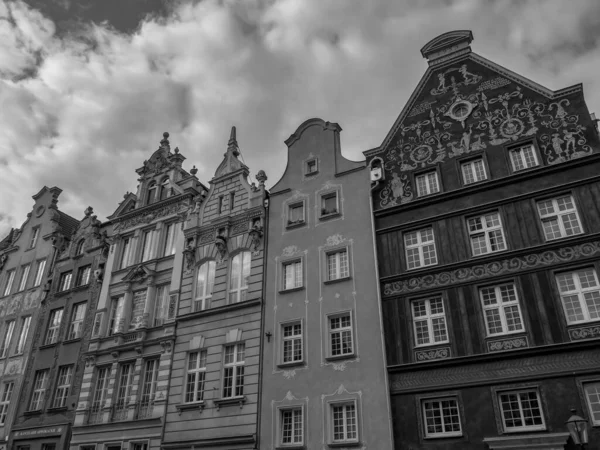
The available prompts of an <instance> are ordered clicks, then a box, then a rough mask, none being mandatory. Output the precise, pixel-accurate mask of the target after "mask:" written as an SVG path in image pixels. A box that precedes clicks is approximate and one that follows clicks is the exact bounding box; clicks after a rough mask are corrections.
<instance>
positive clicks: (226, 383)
mask: <svg viewBox="0 0 600 450" xmlns="http://www.w3.org/2000/svg"><path fill="white" fill-rule="evenodd" d="M245 350H246V346H245V344H244V343H239V344H233V345H227V346H226V347H225V363H224V364H223V366H224V368H223V397H224V398H226V397H237V396H240V395H244V352H245Z"/></svg>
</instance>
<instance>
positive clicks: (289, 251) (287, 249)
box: [281, 245, 299, 256]
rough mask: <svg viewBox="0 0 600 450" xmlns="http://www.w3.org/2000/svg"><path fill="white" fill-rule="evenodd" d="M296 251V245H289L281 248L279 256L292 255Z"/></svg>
mask: <svg viewBox="0 0 600 450" xmlns="http://www.w3.org/2000/svg"><path fill="white" fill-rule="evenodd" d="M298 252H299V250H298V247H296V246H295V245H290V246H288V247H285V248H284V249H283V253H282V254H281V256H292V255H295V254H296V253H298Z"/></svg>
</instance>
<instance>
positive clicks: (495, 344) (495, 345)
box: [487, 337, 529, 352]
mask: <svg viewBox="0 0 600 450" xmlns="http://www.w3.org/2000/svg"><path fill="white" fill-rule="evenodd" d="M526 347H529V342H528V341H527V338H526V337H517V338H512V339H502V340H499V341H489V342H488V343H487V348H488V351H489V352H503V351H506V350H515V349H519V348H526Z"/></svg>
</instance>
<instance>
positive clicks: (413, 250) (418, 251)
mask: <svg viewBox="0 0 600 450" xmlns="http://www.w3.org/2000/svg"><path fill="white" fill-rule="evenodd" d="M413 237H414V238H413ZM429 238H431V239H429ZM413 239H414V240H416V242H414V243H409V241H412V240H413ZM425 239H427V240H425ZM426 250H427V253H428V258H429V259H430V261H431V262H429V263H427V264H426V263H425V251H426ZM431 253H433V257H431V256H430V255H431ZM404 254H405V256H406V268H407V269H408V270H411V269H418V268H421V267H427V266H435V265H436V264H438V259H437V249H436V247H435V234H434V232H433V227H427V228H421V229H420V230H414V231H409V232H406V233H404ZM410 256H418V258H419V259H418V263H417V261H412V262H411V259H410Z"/></svg>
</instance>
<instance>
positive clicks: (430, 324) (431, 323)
mask: <svg viewBox="0 0 600 450" xmlns="http://www.w3.org/2000/svg"><path fill="white" fill-rule="evenodd" d="M433 300H435V301H436V305H437V304H439V305H441V307H442V312H441V313H440V312H436V313H432V306H431V303H432V301H433ZM438 302H439V303H438ZM418 304H423V305H424V306H425V315H422V316H417V315H416V309H415V307H416V305H418ZM410 310H411V316H412V323H413V333H414V339H415V347H427V346H431V345H438V344H446V343H448V342H450V332H449V330H448V319H447V318H446V305H444V299H443V298H442V297H441V296H436V297H429V298H419V299H415V300H411V302H410ZM440 320H441V322H440ZM423 322H424V323H426V326H427V337H428V340H427V342H421V343H419V337H418V335H419V333H418V329H417V323H423ZM439 323H441V324H442V325H443V329H444V335H445V339H439V340H436V337H435V330H436V325H437V324H439Z"/></svg>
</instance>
